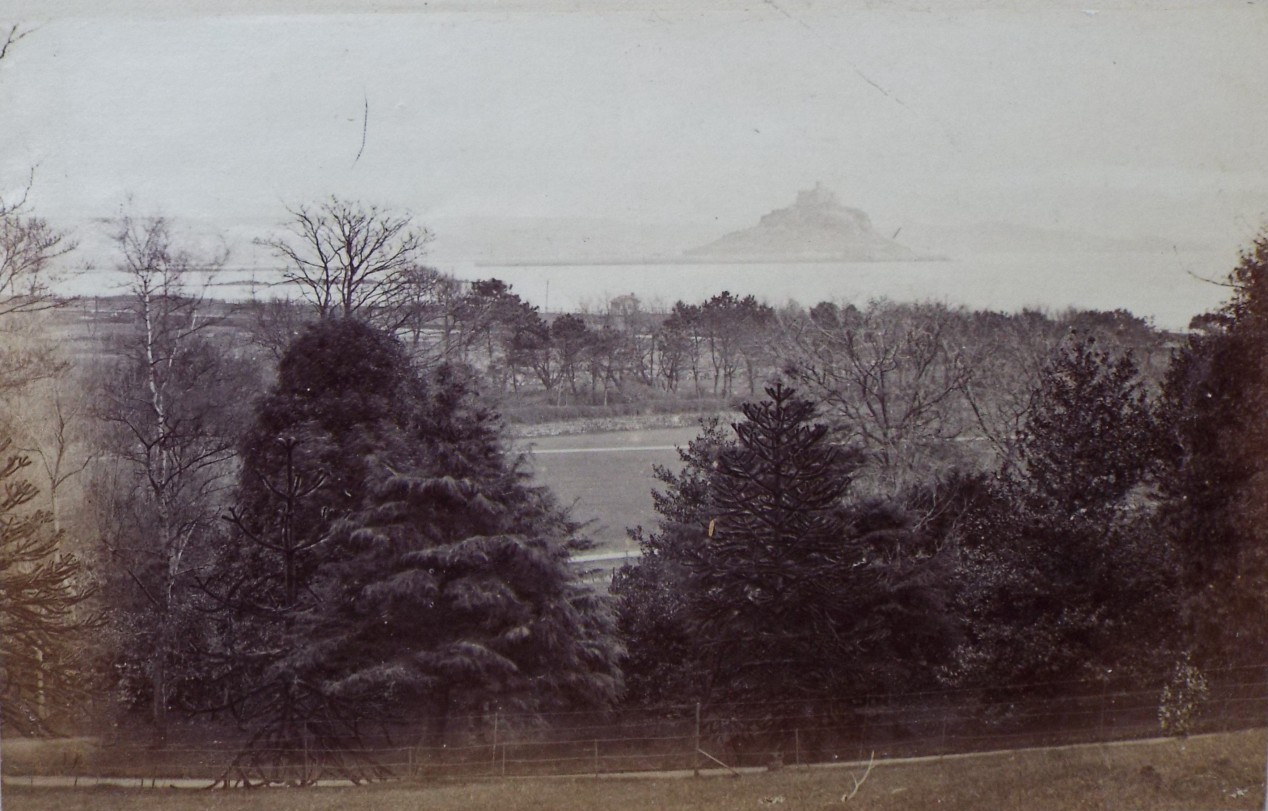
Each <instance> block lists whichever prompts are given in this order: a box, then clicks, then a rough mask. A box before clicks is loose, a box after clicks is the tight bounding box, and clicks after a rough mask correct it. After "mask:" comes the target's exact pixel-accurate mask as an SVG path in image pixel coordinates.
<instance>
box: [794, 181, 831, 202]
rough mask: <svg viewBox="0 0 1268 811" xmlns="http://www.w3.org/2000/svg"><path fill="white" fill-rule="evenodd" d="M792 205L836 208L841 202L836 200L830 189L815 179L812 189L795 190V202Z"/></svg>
mask: <svg viewBox="0 0 1268 811" xmlns="http://www.w3.org/2000/svg"><path fill="white" fill-rule="evenodd" d="M794 205H796V207H797V208H837V207H838V206H840V205H841V204H840V203H839V202H837V196H836V195H835V194H833V193H832V190H831V189H829V188H828V187H827V186H824V185H823V184H822V183H820V182H818V181H815V187H814V188H813V189H806V190H804V191H799V192H797V202H796V203H795V204H794Z"/></svg>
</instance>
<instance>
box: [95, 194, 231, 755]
mask: <svg viewBox="0 0 1268 811" xmlns="http://www.w3.org/2000/svg"><path fill="white" fill-rule="evenodd" d="M113 236H114V239H115V242H116V244H117V245H118V248H119V254H120V263H119V268H120V270H122V271H123V272H124V273H126V274H127V277H128V279H129V285H130V294H131V298H132V302H133V319H134V320H133V331H132V334H131V335H130V336H127V337H125V338H124V339H123V341H122V342H121V344H120V345H119V346H117V347H116V352H117V353H118V354H119V356H120V361H119V363H118V365H117V366H116V367H115V368H114V369H112V370H110V372H109V376H108V377H107V379H105V380H103V381H102V383H101V386H100V392H99V395H98V397H97V413H98V416H99V418H100V420H101V422H102V425H103V429H104V430H103V439H104V442H103V444H104V445H105V448H104V450H105V451H106V453H107V462H108V463H110V464H112V465H113V470H112V472H111V473H110V474H109V476H108V481H110V482H111V483H112V484H111V486H110V487H109V488H108V489H110V490H112V491H113V492H112V493H111V498H103V499H102V501H103V502H107V501H108V502H110V503H111V504H112V505H113V506H111V507H110V509H112V510H113V511H114V515H113V516H112V520H111V521H110V522H103V524H104V525H113V531H110V532H106V533H104V534H105V538H104V539H103V540H104V542H105V543H106V545H107V547H108V549H109V551H110V553H111V560H112V561H113V562H114V565H115V566H116V567H117V568H118V569H119V570H120V571H121V572H122V575H123V577H124V578H125V579H126V580H127V581H128V582H130V583H131V584H132V586H133V588H134V590H135V591H136V592H137V593H138V594H139V596H140V605H141V606H142V609H140V610H141V612H143V614H142V615H143V619H142V620H141V621H139V622H137V623H135V624H134V628H135V629H137V630H139V634H138V637H140V638H138V639H136V640H133V641H134V644H135V646H136V647H137V648H138V649H141V650H143V651H144V652H145V654H144V655H145V658H146V659H147V662H146V664H147V667H148V680H149V689H150V690H151V692H152V695H151V708H152V714H153V722H154V728H155V733H156V737H157V738H158V740H159V741H162V740H163V739H164V738H165V735H166V728H167V710H168V704H169V698H170V686H169V685H170V679H169V670H170V668H172V667H173V666H174V665H175V660H176V658H177V657H178V653H177V651H178V650H179V648H180V647H181V644H182V640H180V639H179V638H178V628H179V625H180V623H181V616H182V611H183V610H184V603H185V601H186V599H187V596H186V592H189V591H191V586H192V582H193V575H194V574H195V573H196V569H197V567H198V565H199V560H198V557H197V555H196V554H195V549H194V546H195V543H196V541H197V539H198V538H200V537H202V536H204V535H205V534H206V533H208V532H210V531H212V528H213V527H214V526H216V524H217V515H218V512H219V510H220V509H221V508H222V507H223V501H224V498H225V497H226V494H227V491H228V488H229V487H230V486H231V481H232V466H231V464H230V462H231V460H232V457H233V448H234V437H235V427H234V420H235V416H234V415H235V412H236V406H237V405H240V404H241V403H242V402H243V400H244V399H245V398H243V397H242V394H243V390H244V389H245V390H246V391H250V387H249V386H248V385H244V384H243V381H241V380H239V379H235V376H236V375H237V370H236V367H235V364H234V363H233V362H232V359H231V358H229V357H228V356H227V355H226V354H225V353H224V352H222V351H221V350H220V348H219V347H217V346H216V345H214V344H213V342H212V341H211V340H210V337H209V334H208V332H209V329H210V328H211V327H213V326H215V325H216V324H217V319H216V318H213V317H210V316H209V314H208V312H207V310H208V309H209V305H208V303H207V302H205V301H204V300H203V297H202V296H201V295H200V294H198V293H197V292H196V291H191V287H192V285H191V284H190V280H191V279H192V278H193V277H194V276H195V275H197V274H200V273H206V272H208V271H209V270H213V269H214V267H215V266H216V264H217V261H219V260H215V261H210V262H207V261H198V260H196V259H194V258H192V257H191V256H190V255H189V254H187V253H185V252H182V251H179V250H177V249H176V248H175V247H174V246H173V244H172V241H171V232H170V227H169V224H168V222H167V221H166V220H165V219H163V218H161V217H151V218H136V217H133V216H124V217H122V218H120V219H119V220H118V221H117V222H116V229H115V232H114V235H113Z"/></svg>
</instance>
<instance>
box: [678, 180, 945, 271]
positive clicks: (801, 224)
mask: <svg viewBox="0 0 1268 811" xmlns="http://www.w3.org/2000/svg"><path fill="white" fill-rule="evenodd" d="M686 256H687V257H689V258H691V259H696V260H708V259H713V260H727V261H752V262H821V261H839V262H902V261H911V260H916V259H920V258H922V257H921V256H919V255H918V254H917V253H916V252H915V251H913V250H911V249H910V248H908V247H906V246H905V245H900V244H899V243H897V242H895V241H893V240H892V239H888V238H886V237H884V236H881V235H880V234H879V233H877V232H876V229H875V228H873V227H872V221H871V219H870V218H869V217H868V216H867V214H866V213H865V212H863V211H860V210H859V209H857V208H848V207H846V206H843V205H841V204H840V203H839V202H838V201H837V198H836V195H834V194H833V193H832V192H831V191H830V190H828V189H826V188H824V187H823V186H822V185H819V184H816V185H815V187H814V188H813V189H808V190H806V191H801V192H798V193H797V200H796V202H794V203H793V204H792V205H791V206H788V207H787V208H780V209H776V210H774V211H772V212H770V213H769V214H766V215H764V216H763V217H762V219H761V221H760V222H758V224H757V225H754V226H752V227H751V228H745V229H743V230H741V231H733V232H731V233H729V234H727V235H725V236H723V237H722V238H720V239H718V240H715V241H714V242H710V243H709V244H708V245H703V246H701V247H698V248H692V249H690V250H688V251H686Z"/></svg>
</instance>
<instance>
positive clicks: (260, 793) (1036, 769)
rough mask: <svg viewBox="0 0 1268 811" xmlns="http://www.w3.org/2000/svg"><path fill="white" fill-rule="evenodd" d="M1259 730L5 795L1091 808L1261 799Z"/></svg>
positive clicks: (1200, 805) (524, 804) (955, 809)
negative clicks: (782, 758)
mask: <svg viewBox="0 0 1268 811" xmlns="http://www.w3.org/2000/svg"><path fill="white" fill-rule="evenodd" d="M1266 744H1268V741H1266V739H1265V733H1264V730H1255V731H1251V732H1237V733H1227V734H1219V735H1207V736H1199V737H1194V738H1190V739H1188V740H1166V741H1149V742H1142V743H1130V744H1118V745H1114V744H1111V745H1087V746H1077V747H1063V748H1055V749H1036V750H1020V751H1016V752H1003V753H989V754H980V755H968V756H952V757H947V758H944V759H939V758H924V759H918V760H913V761H894V762H878V763H877V764H876V766H875V768H874V769H873V770H872V772H871V774H870V775H868V776H867V778H866V779H865V780H864V781H863V783H862V785H861V786H860V787H859V788H858V791H857V793H856V794H855V796H854V797H853V798H852V799H850V800H849V801H848V802H845V803H843V802H842V797H843V795H845V794H848V793H849V792H850V791H851V790H853V789H854V788H855V781H856V779H857V778H860V777H862V776H863V773H864V770H863V768H862V767H861V766H857V765H856V766H846V767H829V768H814V769H793V768H786V769H784V770H782V771H777V772H759V773H750V774H744V775H742V776H741V777H738V778H737V777H730V776H725V777H724V776H708V777H703V778H700V779H692V778H690V777H685V778H681V779H671V778H661V779H646V778H644V779H636V778H627V777H612V778H604V779H595V778H592V777H567V778H535V779H519V780H501V781H472V782H461V783H458V782H453V783H448V782H446V783H432V784H427V783H417V784H399V783H398V784H390V785H378V786H371V787H363V788H355V787H348V788H318V789H309V790H291V789H261V790H257V791H243V790H231V791H189V790H177V789H133V788H127V789H125V788H93V789H88V788H80V789H48V788H27V787H23V786H20V785H10V786H7V787H6V788H5V791H4V804H5V807H6V808H8V809H10V811H13V809H21V810H23V811H25V810H26V809H30V811H74V810H75V809H93V810H94V811H115V810H116V809H117V810H118V811H123V809H137V811H149V810H150V809H154V810H155V811H157V810H158V809H164V811H194V809H225V810H226V811H237V809H265V810H266V811H336V809H338V810H339V811H343V810H344V809H346V810H347V811H358V809H367V810H368V809H423V808H426V809H428V811H450V809H453V811H457V810H458V809H498V811H536V810H538V809H540V811H555V810H556V809H557V810H558V811H569V810H570V809H592V808H608V809H641V808H648V809H653V808H654V809H666V810H667V811H674V810H675V809H681V810H683V811H685V810H686V809H754V808H778V809H788V811H792V809H823V808H843V807H845V808H853V809H865V810H866V811H899V809H902V811H910V809H923V808H937V809H948V810H949V811H970V810H971V811H988V810H989V811H1012V810H1013V809H1015V810H1016V811H1023V809H1024V810H1025V811H1035V810H1036V809H1038V810H1039V811H1076V810H1078V811H1082V810H1083V809H1134V810H1139V811H1162V810H1163V809H1168V810H1170V809H1176V810H1179V809H1258V808H1261V807H1262V805H1263V789H1264V752H1265V746H1266Z"/></svg>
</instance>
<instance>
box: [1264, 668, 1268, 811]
mask: <svg viewBox="0 0 1268 811" xmlns="http://www.w3.org/2000/svg"><path fill="white" fill-rule="evenodd" d="M1264 684H1265V685H1268V671H1265V673H1264ZM1264 775H1265V780H1264V811H1268V758H1266V759H1265V762H1264Z"/></svg>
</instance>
